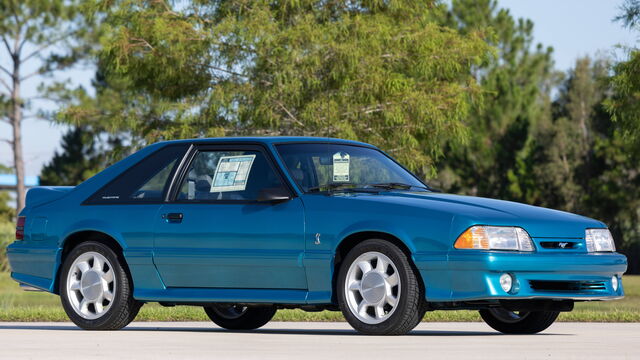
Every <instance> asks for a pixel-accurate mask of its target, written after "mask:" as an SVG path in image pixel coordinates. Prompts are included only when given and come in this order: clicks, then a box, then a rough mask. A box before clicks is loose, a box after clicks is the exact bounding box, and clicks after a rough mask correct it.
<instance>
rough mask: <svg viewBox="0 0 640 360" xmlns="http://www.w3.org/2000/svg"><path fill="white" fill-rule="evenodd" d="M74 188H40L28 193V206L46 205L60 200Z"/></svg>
mask: <svg viewBox="0 0 640 360" xmlns="http://www.w3.org/2000/svg"><path fill="white" fill-rule="evenodd" d="M74 188H75V187H74V186H38V187H34V188H32V189H29V191H27V199H26V206H27V207H33V206H37V205H42V204H46V203H49V202H52V201H54V200H57V199H60V198H61V197H63V196H64V195H66V194H67V193H69V192H70V191H71V190H73V189H74Z"/></svg>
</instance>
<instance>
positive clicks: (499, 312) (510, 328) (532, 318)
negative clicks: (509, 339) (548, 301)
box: [480, 309, 560, 334]
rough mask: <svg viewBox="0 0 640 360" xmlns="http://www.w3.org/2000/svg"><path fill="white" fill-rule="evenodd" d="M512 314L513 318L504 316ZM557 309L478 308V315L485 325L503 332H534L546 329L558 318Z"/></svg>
mask: <svg viewBox="0 0 640 360" xmlns="http://www.w3.org/2000/svg"><path fill="white" fill-rule="evenodd" d="M506 314H512V315H513V317H514V318H513V319H509V318H505V316H506ZM558 315H560V312H558V311H531V312H524V313H523V312H520V313H519V315H516V314H515V313H514V312H511V311H508V310H505V309H494V310H493V311H492V310H489V309H484V310H480V316H481V317H482V320H484V322H485V323H487V325H489V326H491V327H492V328H493V329H494V330H497V331H499V332H501V333H504V334H536V333H539V332H541V331H543V330H545V329H547V328H548V327H549V326H551V324H553V322H554V321H556V319H557V318H558Z"/></svg>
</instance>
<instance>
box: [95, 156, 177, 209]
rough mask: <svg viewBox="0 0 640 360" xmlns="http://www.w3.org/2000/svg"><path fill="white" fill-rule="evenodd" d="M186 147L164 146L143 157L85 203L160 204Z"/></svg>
mask: <svg viewBox="0 0 640 360" xmlns="http://www.w3.org/2000/svg"><path fill="white" fill-rule="evenodd" d="M186 151H187V145H179V146H167V147H164V148H162V149H160V150H158V151H156V152H154V153H153V154H151V155H149V156H147V157H146V158H145V159H143V160H141V161H140V162H139V163H137V164H136V165H133V166H132V167H131V168H129V169H128V170H126V171H125V172H124V173H123V174H121V175H120V176H118V177H117V178H116V179H115V180H114V181H112V182H110V183H109V184H107V185H106V186H104V187H103V188H102V189H100V190H98V192H96V193H95V194H93V195H92V196H91V197H90V198H89V200H88V201H87V203H89V204H118V203H145V202H157V201H162V199H163V194H164V192H165V191H166V188H167V186H168V182H169V179H170V177H171V175H172V174H173V173H174V171H175V170H176V166H177V164H178V163H179V162H180V159H181V158H182V156H184V153H185V152H186Z"/></svg>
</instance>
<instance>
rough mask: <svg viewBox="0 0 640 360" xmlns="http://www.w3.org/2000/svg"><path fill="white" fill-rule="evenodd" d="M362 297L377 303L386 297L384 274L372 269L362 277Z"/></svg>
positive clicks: (370, 302) (369, 301) (371, 302)
mask: <svg viewBox="0 0 640 360" xmlns="http://www.w3.org/2000/svg"><path fill="white" fill-rule="evenodd" d="M361 286H362V292H361V293H362V297H363V298H364V300H365V301H366V302H368V303H369V304H377V303H379V302H380V301H382V299H383V298H384V294H385V292H386V291H387V289H386V287H385V282H384V278H383V277H382V274H380V273H378V272H375V271H371V272H368V273H366V274H365V275H364V276H363V277H362V282H361Z"/></svg>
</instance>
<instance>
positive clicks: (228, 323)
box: [204, 305, 277, 330]
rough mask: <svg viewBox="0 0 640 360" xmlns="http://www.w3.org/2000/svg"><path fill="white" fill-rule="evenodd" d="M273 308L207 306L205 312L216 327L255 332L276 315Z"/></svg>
mask: <svg viewBox="0 0 640 360" xmlns="http://www.w3.org/2000/svg"><path fill="white" fill-rule="evenodd" d="M276 311H277V309H276V308H275V307H273V306H256V307H247V306H241V305H212V306H205V307H204V312H206V313H207V316H209V319H211V321H213V322H214V323H215V324H216V325H218V326H220V327H222V328H225V329H229V330H254V329H257V328H260V327H262V326H264V325H266V324H267V323H268V322H269V321H271V319H272V318H273V316H274V315H275V314H276Z"/></svg>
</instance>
